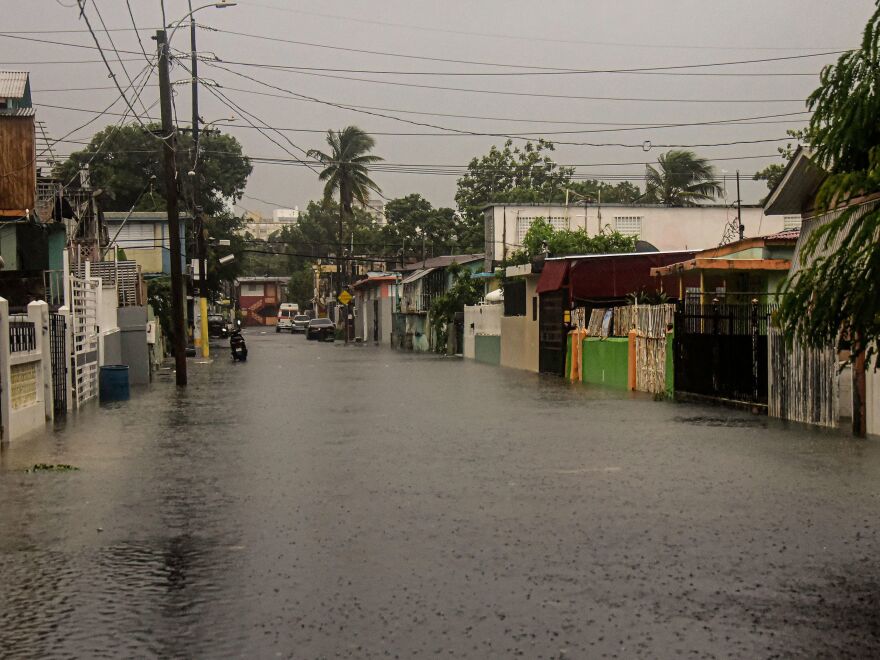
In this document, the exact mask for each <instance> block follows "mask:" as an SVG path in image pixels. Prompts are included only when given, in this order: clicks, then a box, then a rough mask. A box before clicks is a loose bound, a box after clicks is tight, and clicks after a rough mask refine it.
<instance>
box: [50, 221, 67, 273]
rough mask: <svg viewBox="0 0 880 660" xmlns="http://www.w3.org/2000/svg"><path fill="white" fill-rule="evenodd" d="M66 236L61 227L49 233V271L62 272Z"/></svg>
mask: <svg viewBox="0 0 880 660" xmlns="http://www.w3.org/2000/svg"><path fill="white" fill-rule="evenodd" d="M66 245H67V234H66V232H65V231H64V228H63V227H59V228H58V230H55V231H50V232H49V270H64V248H65V246H66Z"/></svg>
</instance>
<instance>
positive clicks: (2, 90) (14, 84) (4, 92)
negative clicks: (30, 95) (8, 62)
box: [0, 71, 28, 99]
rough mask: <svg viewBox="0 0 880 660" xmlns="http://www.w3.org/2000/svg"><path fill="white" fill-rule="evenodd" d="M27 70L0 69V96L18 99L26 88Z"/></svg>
mask: <svg viewBox="0 0 880 660" xmlns="http://www.w3.org/2000/svg"><path fill="white" fill-rule="evenodd" d="M27 82H28V72H27V71H0V98H5V99H20V98H21V97H22V96H24V93H25V90H26V89H27Z"/></svg>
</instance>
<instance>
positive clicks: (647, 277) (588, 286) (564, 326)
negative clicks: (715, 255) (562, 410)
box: [535, 250, 696, 375]
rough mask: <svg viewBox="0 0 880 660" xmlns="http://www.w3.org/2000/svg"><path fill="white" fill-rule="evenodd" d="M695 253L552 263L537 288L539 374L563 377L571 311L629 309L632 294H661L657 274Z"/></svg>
mask: <svg viewBox="0 0 880 660" xmlns="http://www.w3.org/2000/svg"><path fill="white" fill-rule="evenodd" d="M695 254H696V251H693V250H674V251H667V252H633V253H625V254H588V255H581V256H568V257H558V258H551V259H547V260H545V261H544V262H543V264H542V265H541V276H540V278H539V279H538V282H537V285H536V286H535V292H536V293H537V294H538V323H539V335H540V340H539V346H538V370H539V371H540V372H541V373H551V374H557V375H562V374H563V373H564V371H565V357H566V341H567V333H568V329H569V327H570V325H571V310H572V309H574V308H584V309H585V310H586V314H587V316H588V317H589V315H590V312H591V310H592V309H596V308H601V307H613V306H616V305H623V304H625V303H626V302H627V301H628V299H629V297H630V296H631V295H632V294H642V295H651V294H657V293H659V282H657V281H656V280H655V279H654V278H653V277H652V276H651V269H652V268H656V267H659V266H667V265H670V264H673V263H677V262H680V261H684V260H687V259H691V258H693V257H694V255H695Z"/></svg>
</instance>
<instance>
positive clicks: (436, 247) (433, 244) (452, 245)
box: [382, 193, 461, 257]
mask: <svg viewBox="0 0 880 660" xmlns="http://www.w3.org/2000/svg"><path fill="white" fill-rule="evenodd" d="M385 217H386V219H387V221H388V222H387V224H386V225H385V226H384V227H383V228H382V241H383V249H384V250H385V251H386V252H385V253H386V254H388V255H389V256H390V255H392V254H400V255H402V256H403V257H407V256H415V257H421V255H422V249H423V246H424V249H425V253H426V255H427V256H432V255H434V254H448V253H449V252H450V251H452V250H453V249H456V248H458V247H459V232H460V230H461V224H460V223H459V221H458V220H457V218H456V216H455V211H454V210H453V209H450V208H436V209H435V208H434V207H433V206H431V202H429V201H428V200H426V199H425V198H424V197H422V196H421V195H419V194H417V193H416V194H412V195H407V196H406V197H400V198H398V199H392V200H391V201H389V202H388V203H387V204H386V205H385Z"/></svg>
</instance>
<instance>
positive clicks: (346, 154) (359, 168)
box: [308, 126, 382, 293]
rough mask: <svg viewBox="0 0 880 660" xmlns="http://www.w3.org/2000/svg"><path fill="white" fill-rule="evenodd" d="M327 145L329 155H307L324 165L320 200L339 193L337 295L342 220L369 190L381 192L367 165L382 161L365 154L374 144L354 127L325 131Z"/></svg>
mask: <svg viewBox="0 0 880 660" xmlns="http://www.w3.org/2000/svg"><path fill="white" fill-rule="evenodd" d="M327 144H328V145H329V146H330V153H329V154H325V153H324V152H323V151H319V150H318V149H311V150H310V151H309V152H308V155H309V157H310V158H315V159H316V160H318V161H320V162H321V164H323V165H324V169H323V170H321V173H320V174H318V179H320V180H321V181H324V182H325V183H324V198H325V199H332V198H333V195H334V193H339V245H338V247H337V267H336V268H337V270H336V272H337V282H336V288H337V293H341V291H342V277H341V274H342V243H343V241H342V227H343V223H344V221H345V218H346V216H348V217H351V216H352V215H353V214H352V205H353V204H354V202H355V200H357V201H359V202H360V203H361V204H366V203H367V201H368V200H369V198H370V190H375V191H376V192H382V191H381V189H380V188H379V186H378V185H377V184H376V183H375V182H374V181H373V180H372V179H371V178H370V176H369V170H368V165H370V163H375V162H378V161H380V160H382V158H380V157H379V156H373V155H372V154H370V153H369V152H370V151H371V150H372V148H373V146H375V144H376V141H375V140H373V138H372V137H370V136H369V135H367V134H366V133H364V131H362V130H361V129H360V128H358V127H357V126H346V127H345V128H343V129H342V130H341V131H332V130H330V131H327Z"/></svg>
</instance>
